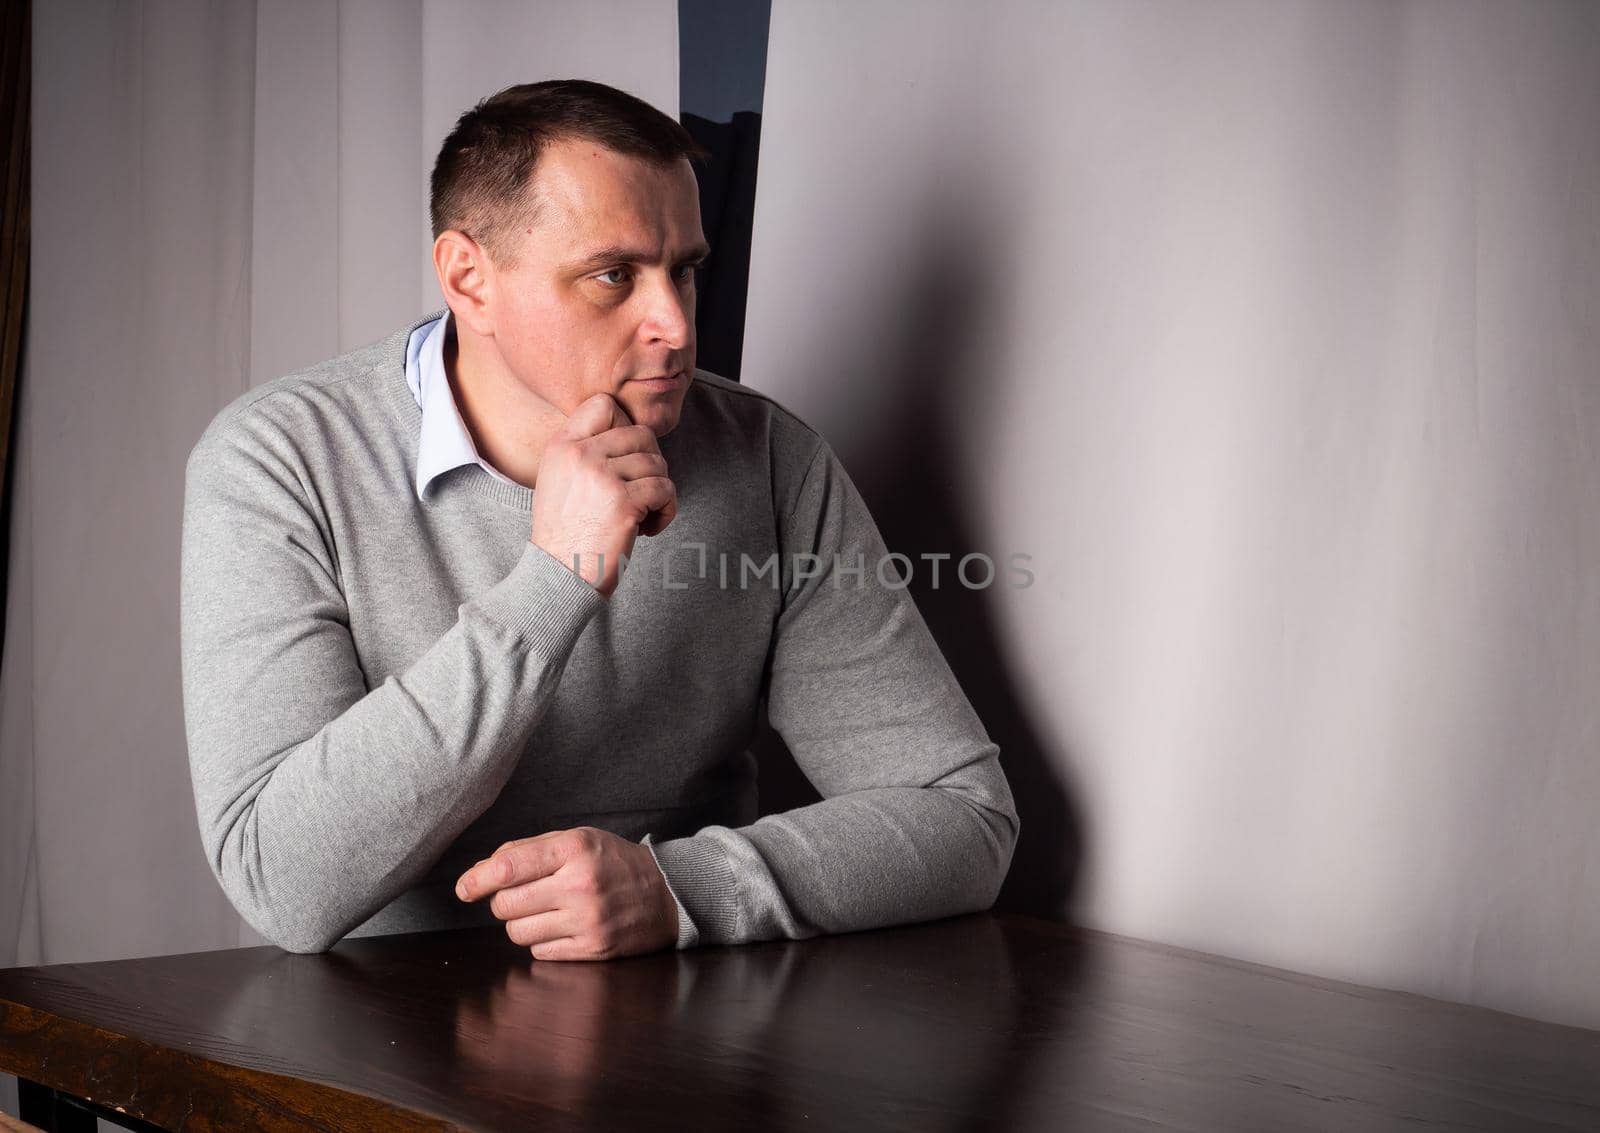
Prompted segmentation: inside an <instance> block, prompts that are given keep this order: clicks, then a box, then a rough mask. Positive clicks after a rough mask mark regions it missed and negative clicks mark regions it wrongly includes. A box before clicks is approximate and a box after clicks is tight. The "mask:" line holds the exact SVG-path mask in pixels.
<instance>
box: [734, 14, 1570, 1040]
mask: <svg viewBox="0 0 1600 1133" xmlns="http://www.w3.org/2000/svg"><path fill="white" fill-rule="evenodd" d="M764 109H765V115H764V122H763V126H762V147H761V177H760V188H759V195H758V200H757V206H756V228H755V240H754V247H755V250H754V256H753V262H752V264H751V274H750V304H749V313H748V325H747V329H746V334H745V355H744V359H743V367H744V374H745V376H746V381H748V382H749V383H750V384H751V385H754V386H757V387H759V388H762V389H764V390H767V391H769V392H771V393H774V394H775V395H776V396H778V398H779V399H780V400H782V401H784V402H785V403H786V404H788V405H790V406H791V408H794V409H795V410H797V411H798V412H800V413H801V414H802V415H803V416H806V417H808V418H809V419H810V420H811V421H812V423H813V424H815V425H816V426H818V427H819V428H820V429H821V431H822V432H823V433H824V434H825V435H826V436H828V437H830V438H831V439H832V440H833V441H834V442H835V444H836V447H838V448H839V449H840V450H841V454H842V456H843V457H844V459H845V461H846V463H847V465H848V466H849V467H850V469H851V471H852V473H853V474H854V475H855V476H856V477H857V479H858V481H859V482H860V483H861V485H862V487H863V490H864V491H865V492H866V493H867V495H868V499H869V502H870V503H871V504H872V505H873V506H874V510H875V513H876V514H877V515H878V517H879V520H880V524H881V525H882V526H884V527H885V529H886V531H888V530H892V531H894V532H895V533H896V537H895V538H892V539H891V543H892V544H893V543H895V542H896V540H898V549H899V550H901V551H904V552H906V553H908V554H910V555H911V556H912V557H913V559H915V558H916V556H917V555H918V553H919V552H922V551H928V550H935V549H940V548H941V546H942V549H945V550H952V549H953V550H954V551H955V552H956V553H957V554H958V557H959V553H961V552H962V551H964V550H965V551H974V552H983V553H987V554H989V555H991V556H992V557H996V558H1001V557H1002V556H1004V555H1006V554H1009V553H1012V552H1024V553H1029V554H1031V555H1032V556H1033V560H1032V564H1031V565H1032V569H1033V571H1034V573H1035V576H1036V577H1035V582H1034V584H1033V585H1032V586H1030V587H1028V588H1026V589H1016V588H1012V587H1011V586H1009V585H995V586H992V587H991V588H989V589H986V590H978V589H972V590H966V589H965V588H963V587H961V586H959V585H954V586H952V585H951V584H950V577H949V576H950V573H951V567H952V566H953V565H954V564H953V563H950V562H946V563H945V565H944V571H945V578H944V579H943V580H942V584H941V588H940V589H939V590H938V591H937V592H930V593H928V595H927V597H928V603H927V605H926V606H925V610H926V611H927V612H928V613H929V616H930V620H932V621H934V622H935V624H936V626H944V627H948V632H946V633H944V634H943V635H942V638H941V640H942V641H943V643H944V646H945V649H946V652H947V654H948V655H949V656H950V659H951V661H952V664H953V665H954V667H955V668H956V670H957V672H958V675H959V676H960V677H961V678H962V679H963V682H964V683H965V684H967V686H968V688H969V692H973V691H974V690H976V693H977V694H981V695H980V699H982V700H984V701H985V703H987V704H988V705H990V706H993V705H995V704H999V705H1001V706H1002V708H1003V709H1004V708H1007V707H1010V708H1014V710H1015V711H1014V712H1012V711H990V712H988V713H987V721H986V722H987V723H988V724H989V726H990V729H991V731H995V732H1004V733H1006V734H1007V735H1008V736H1010V737H1013V738H1020V742H1013V743H1012V744H1011V745H1010V747H1009V749H1008V745H1007V743H1006V742H1005V741H1004V740H1002V741H1001V747H1002V760H1003V762H1004V764H1005V766H1006V768H1007V770H1008V773H1009V774H1010V775H1011V777H1012V781H1013V783H1017V782H1019V781H1021V782H1024V783H1026V784H1028V786H1029V790H1027V791H1026V792H1023V793H1020V794H1019V800H1018V801H1019V805H1020V806H1021V807H1022V837H1021V842H1020V843H1019V846H1018V855H1017V860H1018V862H1019V863H1024V867H1025V868H1041V867H1052V868H1053V865H1052V863H1055V864H1056V865H1058V864H1059V863H1060V862H1062V861H1063V860H1064V859H1065V858H1066V857H1068V856H1072V855H1076V856H1078V857H1079V859H1080V861H1081V868H1079V869H1078V870H1077V875H1076V885H1075V886H1073V887H1071V888H1063V889H1062V890H1061V891H1060V893H1059V894H1058V895H1057V897H1056V898H1053V900H1055V901H1056V908H1055V909H1054V911H1055V912H1057V913H1058V914H1063V915H1071V916H1072V917H1073V919H1075V920H1078V921H1080V922H1082V923H1085V924H1088V925H1091V926H1093V927H1098V928H1102V929H1106V930H1110V931H1114V932H1120V933H1126V934H1131V935H1135V936H1140V937H1147V938H1152V939H1155V940H1160V941H1166V942H1171V943H1175V944H1179V945H1184V946H1191V947H1198V948H1202V949H1205V950H1209V951H1215V952H1220V953H1224V954H1227V955H1231V956H1236V957H1241V958H1245V959H1250V960H1256V961H1261V962H1265V963H1269V964H1275V965H1281V966H1284V967H1288V968H1293V969H1299V970H1303V971H1310V972H1314V973H1320V974H1325V975H1328V976H1333V977H1339V978H1345V979H1351V980H1355V981H1359V982H1361V983H1366V984H1376V985H1379V986H1386V987H1396V988H1404V989H1408V990H1413V991H1418V992H1423V993H1426V994H1430V995H1435V996H1440V997H1444V998H1448V999H1453V1000H1460V1001H1466V1002H1472V1003H1479V1004H1487V1005H1490V1006H1493V1007H1497V1008H1501V1009H1505V1010H1509V1011H1513V1012H1517V1013H1520V1014H1526V1015H1532V1016H1536V1017H1540V1018H1545V1019H1552V1020H1559V1021H1564V1022H1569V1023H1577V1024H1582V1025H1587V1026H1591V1027H1595V1026H1600V822H1597V815H1600V696H1596V695H1595V692H1594V690H1595V689H1596V688H1597V687H1600V508H1597V507H1596V503H1595V501H1596V500H1597V499H1600V237H1597V234H1600V6H1596V5H1594V4H1591V3H1566V2H1556V0H1547V2H1541V3H1517V4H1507V3H1501V2H1498V0H1477V2H1471V0H1462V2H1457V3H1431V2H1385V3H1356V2H1350V0H1337V2H1335V0H1326V2H1321V3H1307V2H1294V0H1262V2H1239V0H1213V2H1211V3H1206V4H1195V3H1190V2H1188V0H1145V2H1140V3H1129V2H1126V0H1080V2H1073V3H1057V2H1051V3H1042V2H1041V3H1028V2H1023V0H996V2H994V3H986V4H982V5H976V4H969V3H964V2H945V3H922V4H917V5H915V6H912V5H907V4H903V3H897V2H889V0H880V2H877V3H861V2H859V0H848V2H846V0H775V3H774V5H773V13H772V24H771V40H770V45H769V52H768V70H767V85H766V91H765V97H764ZM940 540H942V541H943V542H942V544H941V543H940ZM930 542H932V543H934V546H931V547H930V545H929V544H930ZM918 565H919V569H920V570H921V578H922V579H923V580H927V578H928V575H929V566H930V565H931V564H929V563H928V562H926V561H923V562H920V563H919V564H918ZM969 577H971V578H972V579H974V580H981V577H982V571H981V568H980V567H979V566H978V564H974V567H973V569H972V571H971V573H970V576H969ZM1011 577H1013V578H1014V577H1016V576H1011ZM919 600H921V599H920V597H919ZM996 660H998V662H999V664H998V665H996V664H994V663H993V662H995V661H996ZM980 711H984V706H983V705H980ZM1013 717H1015V718H1013ZM1073 815H1076V816H1079V818H1078V819H1077V820H1075V821H1072V822H1068V821H1064V820H1063V819H1064V816H1065V817H1067V818H1070V817H1071V816H1073ZM1074 827H1075V828H1076V829H1074ZM1030 843H1031V845H1030ZM1017 868H1018V867H1017V866H1015V865H1014V866H1013V872H1014V873H1015V871H1016V869H1017ZM1013 880H1016V879H1013ZM1024 880H1026V879H1024Z"/></svg>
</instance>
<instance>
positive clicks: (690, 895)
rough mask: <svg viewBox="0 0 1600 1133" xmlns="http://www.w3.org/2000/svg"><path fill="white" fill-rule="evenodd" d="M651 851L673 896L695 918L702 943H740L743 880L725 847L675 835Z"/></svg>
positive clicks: (707, 841) (698, 936)
mask: <svg viewBox="0 0 1600 1133" xmlns="http://www.w3.org/2000/svg"><path fill="white" fill-rule="evenodd" d="M650 852H651V853H653V854H655V856H656V865H658V866H660V867H661V872H662V874H663V875H665V877H666V879H667V884H668V887H669V888H671V890H672V893H673V897H674V898H675V899H676V900H677V901H678V902H679V904H680V905H681V906H683V907H684V908H686V909H687V910H688V912H689V916H690V917H692V918H693V920H694V926H695V929H696V935H697V941H698V943H700V944H737V943H739V938H738V930H739V879H738V878H737V877H736V876H735V875H734V872H733V866H732V865H730V864H729V862H728V858H727V855H726V854H725V853H724V852H723V850H722V849H721V847H719V846H718V845H717V844H716V843H715V842H712V841H711V840H709V839H706V838H699V837H689V838H674V839H672V840H671V841H670V842H660V843H657V844H655V845H652V846H651V847H650ZM679 939H680V940H682V934H681V933H680V935H679ZM680 947H681V945H680Z"/></svg>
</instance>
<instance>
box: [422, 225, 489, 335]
mask: <svg viewBox="0 0 1600 1133" xmlns="http://www.w3.org/2000/svg"><path fill="white" fill-rule="evenodd" d="M433 270H434V273H435V274H436V275H437V276H438V277H439V290H440V291H442V292H444V301H445V304H446V305H447V306H448V307H449V308H450V310H451V312H452V313H453V314H454V315H455V317H456V320H457V322H460V323H463V324H465V325H466V326H468V327H470V328H471V329H472V331H473V333H474V334H477V335H480V336H482V337H485V338H487V337H489V336H490V335H492V334H493V333H494V317H493V315H494V312H493V298H494V264H493V263H492V262H491V261H490V259H489V256H488V253H487V252H485V251H484V248H483V245H481V244H479V243H478V242H477V241H476V240H474V239H473V238H472V237H470V236H468V235H467V234H466V233H465V232H462V231H459V230H458V229H454V228H452V229H448V230H446V231H444V232H441V233H439V236H438V238H437V239H436V240H434V242H433Z"/></svg>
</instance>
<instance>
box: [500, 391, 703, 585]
mask: <svg viewBox="0 0 1600 1133" xmlns="http://www.w3.org/2000/svg"><path fill="white" fill-rule="evenodd" d="M537 486H538V491H536V492H534V494H533V532H532V534H531V536H530V538H531V539H532V541H533V542H534V543H535V544H537V545H538V546H540V547H542V548H544V549H545V550H546V551H548V552H549V553H550V554H551V555H553V556H555V558H556V561H557V562H560V563H562V564H563V565H565V566H567V567H568V568H570V569H572V570H575V571H577V573H578V575H579V576H580V577H581V578H582V579H583V580H584V581H585V582H587V583H589V584H590V585H591V586H593V587H594V588H595V589H596V590H598V591H600V593H601V594H604V595H606V596H607V597H610V595H611V592H612V591H613V590H615V589H616V588H617V580H618V578H619V575H620V572H619V570H618V567H619V565H620V562H621V559H622V556H624V555H627V554H630V553H632V551H633V542H634V539H635V538H636V537H637V536H639V535H659V534H660V533H661V532H662V531H664V530H666V527H667V525H668V524H669V523H671V522H672V519H673V517H674V516H675V515H677V514H678V491H677V489H676V488H675V487H674V486H673V483H672V481H671V480H670V479H668V478H667V461H666V458H665V457H663V456H662V455H661V448H660V446H659V445H658V444H657V443H656V435H655V433H653V432H651V431H650V429H648V428H646V427H645V426H643V425H635V424H633V423H632V422H631V421H629V419H628V415H627V413H625V412H624V411H623V409H622V406H621V405H619V404H618V403H617V401H616V399H615V398H613V397H612V396H611V395H610V394H606V393H597V394H595V395H594V396H593V397H591V398H589V399H588V400H586V401H584V402H583V403H582V404H581V405H579V406H578V408H577V409H575V410H573V411H572V414H571V416H569V417H568V418H567V420H566V422H565V424H563V425H562V426H561V428H560V429H558V430H557V431H556V433H555V434H554V435H553V436H552V437H551V438H550V441H549V443H548V444H547V445H546V446H545V450H544V455H543V456H542V457H541V458H540V460H539V478H538V485H537Z"/></svg>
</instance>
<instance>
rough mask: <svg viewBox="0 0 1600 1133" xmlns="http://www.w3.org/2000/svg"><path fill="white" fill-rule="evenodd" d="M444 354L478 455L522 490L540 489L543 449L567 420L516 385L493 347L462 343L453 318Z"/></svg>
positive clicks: (447, 373) (453, 393) (454, 394)
mask: <svg viewBox="0 0 1600 1133" xmlns="http://www.w3.org/2000/svg"><path fill="white" fill-rule="evenodd" d="M443 354H444V372H445V377H446V378H447V379H448V380H449V382H450V395H451V397H453V398H454V399H455V403H456V409H457V410H458V411H459V412H460V413H461V420H462V422H463V423H464V424H465V425H466V427H467V433H468V434H469V435H470V436H471V437H472V443H473V445H474V446H475V447H476V448H477V450H478V455H479V456H480V457H482V458H483V459H484V460H486V461H488V462H489V463H490V464H492V465H493V466H494V467H495V468H497V469H498V470H499V471H500V472H502V473H504V474H505V475H506V476H508V477H510V478H511V479H512V480H515V481H516V482H517V483H519V484H521V485H522V486H523V487H525V488H533V487H535V486H536V481H537V480H538V478H539V461H540V460H542V459H543V458H544V447H545V445H546V443H548V441H549V439H550V437H551V436H552V435H553V434H554V433H555V431H556V430H557V429H559V428H560V427H561V426H562V424H563V423H564V422H565V421H566V417H565V416H564V415H563V414H562V413H561V411H560V410H558V409H556V408H555V406H553V405H551V404H550V403H549V402H547V401H545V400H544V399H543V398H542V397H540V396H538V395H537V394H535V393H534V392H533V391H532V390H530V389H528V388H527V387H526V386H524V385H523V384H522V383H521V382H519V381H517V380H516V378H514V377H513V376H512V375H511V372H510V371H509V370H507V369H506V366H505V363H504V362H502V361H501V359H500V357H499V355H498V354H497V353H495V350H494V347H493V345H492V344H488V343H483V342H479V341H476V340H473V339H470V338H469V339H467V340H466V341H465V342H464V343H463V342H462V341H460V340H458V338H457V335H456V325H455V320H454V319H451V320H450V322H449V324H448V326H447V328H446V333H445V340H444V351H443Z"/></svg>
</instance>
